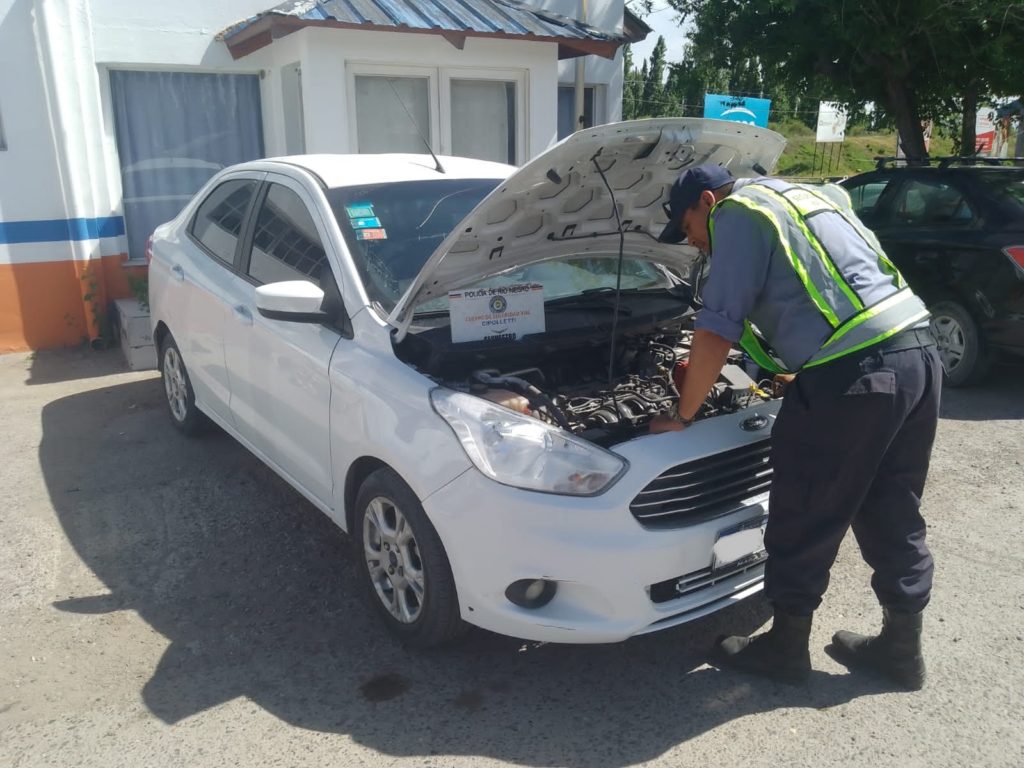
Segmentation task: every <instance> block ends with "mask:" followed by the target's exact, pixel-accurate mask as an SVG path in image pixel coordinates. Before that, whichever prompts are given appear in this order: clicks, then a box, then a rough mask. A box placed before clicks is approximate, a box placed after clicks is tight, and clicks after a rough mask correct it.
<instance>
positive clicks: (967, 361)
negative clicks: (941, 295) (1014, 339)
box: [930, 301, 992, 387]
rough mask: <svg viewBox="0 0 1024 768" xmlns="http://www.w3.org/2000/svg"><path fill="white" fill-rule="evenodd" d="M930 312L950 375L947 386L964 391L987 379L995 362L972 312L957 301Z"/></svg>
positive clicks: (939, 349)
mask: <svg viewBox="0 0 1024 768" xmlns="http://www.w3.org/2000/svg"><path fill="white" fill-rule="evenodd" d="M930 309H931V313H932V321H931V329H932V335H933V336H934V337H935V344H936V346H937V347H938V351H939V358H940V359H941V360H942V368H943V370H945V372H946V383H947V384H949V386H951V387H963V386H967V385H969V384H975V383H977V382H979V381H981V380H982V379H983V378H985V376H986V375H987V374H988V371H989V368H990V367H991V364H992V360H991V356H990V355H989V353H988V350H987V349H985V345H984V342H983V341H982V338H981V331H980V329H979V328H978V323H977V322H976V321H975V320H974V318H973V317H971V314H970V312H968V311H967V310H966V309H965V308H964V307H963V306H962V305H960V304H958V303H957V302H955V301H940V302H938V303H937V304H935V305H934V306H932V307H931V308H930Z"/></svg>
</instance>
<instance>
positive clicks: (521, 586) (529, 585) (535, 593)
mask: <svg viewBox="0 0 1024 768" xmlns="http://www.w3.org/2000/svg"><path fill="white" fill-rule="evenodd" d="M557 591H558V583H557V582H554V581H548V580H547V579H520V580H519V581H513V582H512V583H511V584H509V585H508V589H506V590H505V597H507V598H508V599H509V602H512V603H515V604H516V605H518V606H519V607H520V608H530V609H533V608H543V607H544V606H545V605H547V604H548V603H550V602H551V600H552V598H554V596H555V592H557Z"/></svg>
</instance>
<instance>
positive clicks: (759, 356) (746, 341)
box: [740, 320, 787, 373]
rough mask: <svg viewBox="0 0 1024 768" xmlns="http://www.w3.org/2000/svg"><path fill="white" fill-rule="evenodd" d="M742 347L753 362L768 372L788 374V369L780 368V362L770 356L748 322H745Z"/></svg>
mask: <svg viewBox="0 0 1024 768" xmlns="http://www.w3.org/2000/svg"><path fill="white" fill-rule="evenodd" d="M740 346H741V347H743V351H744V352H746V353H747V354H748V355H750V359H751V360H753V361H754V362H755V363H757V364H758V365H759V366H761V367H762V368H764V369H765V370H766V371H771V372H772V373H787V371H786V369H785V368H783V367H782V366H780V365H779V364H778V362H776V361H775V359H774V358H773V357H772V356H771V355H769V354H768V351H767V350H766V349H765V348H764V346H763V345H762V344H761V340H760V339H758V338H757V335H756V334H755V333H754V328H753V326H752V325H751V324H750V321H748V320H744V321H743V335H742V336H741V337H740Z"/></svg>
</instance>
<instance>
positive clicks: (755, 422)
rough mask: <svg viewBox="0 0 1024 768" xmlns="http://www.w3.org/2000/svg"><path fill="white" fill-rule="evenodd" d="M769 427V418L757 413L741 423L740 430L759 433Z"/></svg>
mask: <svg viewBox="0 0 1024 768" xmlns="http://www.w3.org/2000/svg"><path fill="white" fill-rule="evenodd" d="M767 426H768V417H767V416H762V415H761V414H760V413H755V414H754V415H753V416H750V417H748V418H746V419H744V420H743V421H741V422H740V429H742V430H743V431H744V432H757V430H759V429H764V428H765V427H767Z"/></svg>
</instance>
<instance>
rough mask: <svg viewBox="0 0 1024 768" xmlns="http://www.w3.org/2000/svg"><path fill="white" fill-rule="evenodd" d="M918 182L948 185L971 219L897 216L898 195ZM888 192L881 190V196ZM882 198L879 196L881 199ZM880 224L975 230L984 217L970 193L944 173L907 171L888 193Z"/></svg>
mask: <svg viewBox="0 0 1024 768" xmlns="http://www.w3.org/2000/svg"><path fill="white" fill-rule="evenodd" d="M914 183H916V184H919V185H923V186H938V185H940V184H942V185H944V186H946V187H949V188H950V189H952V190H953V191H955V192H956V193H957V194H959V195H960V198H961V205H966V206H967V208H968V210H970V212H971V219H970V220H969V221H966V222H963V223H957V222H955V221H941V222H939V221H922V222H907V221H905V220H902V219H900V218H898V217H897V215H896V206H895V203H896V202H897V201H898V200H899V196H900V195H901V194H902V193H903V192H904V190H906V189H907V188H908V187H909V185H910V184H914ZM887 192H889V190H888V189H887V190H886V191H885V192H883V197H884V196H885V194H886V193H887ZM881 199H882V198H879V201H881ZM879 223H880V224H881V225H884V226H889V227H895V228H902V229H915V230H936V229H938V230H950V231H957V232H967V231H972V230H977V229H979V228H980V227H982V226H983V225H984V219H983V216H982V214H981V213H980V211H979V210H978V206H977V205H976V204H975V203H974V202H973V201H972V200H971V195H970V194H969V193H968V190H966V189H965V188H964V187H963V186H962V185H961V184H958V183H956V181H955V180H952V179H950V178H949V176H948V175H946V174H934V175H933V174H928V173H908V174H904V175H903V176H902V178H899V185H898V186H896V187H894V188H893V190H892V192H891V193H889V199H888V200H887V205H886V215H885V218H884V220H882V221H880V222H879Z"/></svg>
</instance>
